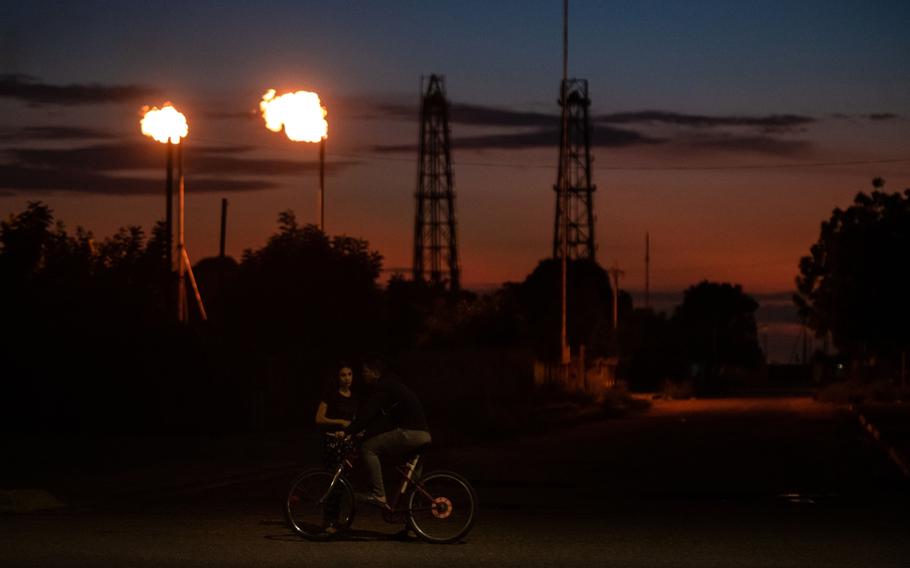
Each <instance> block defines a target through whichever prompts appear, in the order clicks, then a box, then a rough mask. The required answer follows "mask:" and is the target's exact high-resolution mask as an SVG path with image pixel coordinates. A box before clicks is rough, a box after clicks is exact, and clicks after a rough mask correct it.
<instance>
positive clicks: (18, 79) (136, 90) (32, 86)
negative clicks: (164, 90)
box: [0, 75, 160, 106]
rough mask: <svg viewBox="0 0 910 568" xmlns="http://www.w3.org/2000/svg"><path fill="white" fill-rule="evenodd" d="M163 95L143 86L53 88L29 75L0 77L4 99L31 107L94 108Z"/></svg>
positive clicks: (93, 85)
mask: <svg viewBox="0 0 910 568" xmlns="http://www.w3.org/2000/svg"><path fill="white" fill-rule="evenodd" d="M159 94H160V91H159V90H158V89H155V88H152V87H146V86H142V85H99V84H87V85H83V84H70V85H50V84H47V83H42V82H40V81H39V80H38V79H36V78H35V77H30V76H28V75H0V97H6V98H12V99H19V100H22V101H24V102H26V103H29V104H31V105H63V106H73V105H92V104H104V103H123V102H134V101H137V100H140V99H148V98H151V97H154V96H158V95H159Z"/></svg>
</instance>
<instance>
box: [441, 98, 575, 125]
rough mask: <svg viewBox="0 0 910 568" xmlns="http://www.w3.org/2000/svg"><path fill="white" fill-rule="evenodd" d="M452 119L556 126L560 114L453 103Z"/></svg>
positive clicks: (487, 122)
mask: <svg viewBox="0 0 910 568" xmlns="http://www.w3.org/2000/svg"><path fill="white" fill-rule="evenodd" d="M449 114H450V120H451V121H452V122H456V123H460V124H471V125H478V126H516V127H520V126H530V127H535V128H540V127H556V126H558V125H559V116H558V115H556V114H544V113H539V112H521V111H514V110H507V109H501V108H494V107H485V106H480V105H469V104H460V103H453V104H452V106H451V107H450V109H449Z"/></svg>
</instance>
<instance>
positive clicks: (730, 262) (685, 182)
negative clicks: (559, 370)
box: [0, 0, 910, 358]
mask: <svg viewBox="0 0 910 568" xmlns="http://www.w3.org/2000/svg"><path fill="white" fill-rule="evenodd" d="M561 17H562V3H561V2H559V1H558V0H549V1H546V2H543V1H509V2H480V1H477V2H474V1H459V2H420V1H395V2H392V1H387V2H379V1H373V2H367V1H342V2H306V1H294V2H290V1H288V2H257V3H252V2H239V1H236V2H231V1H218V2H214V1H213V2H207V1H195V2H188V3H183V2H142V3H138V2H135V3H134V2H44V1H32V2H16V3H4V5H3V6H2V7H0V214H2V215H3V216H4V217H5V216H7V215H8V214H10V213H15V212H18V211H21V210H22V209H23V208H24V207H25V204H26V202H27V201H29V200H35V199H41V200H44V201H46V202H47V203H49V204H50V205H51V207H52V208H53V209H54V210H55V212H56V214H57V216H58V217H59V218H62V219H63V220H64V221H65V222H66V223H67V226H68V227H69V228H75V226H77V225H82V226H84V227H86V228H87V229H90V230H92V231H93V232H94V233H95V235H96V236H97V237H104V236H107V235H110V234H111V233H113V232H114V231H115V230H116V229H117V228H118V227H120V226H124V225H130V224H138V225H142V226H143V227H146V228H148V227H150V226H151V225H152V223H154V221H156V220H157V219H161V218H163V211H164V199H163V195H162V194H163V185H164V151H163V147H162V146H161V145H160V144H157V143H155V142H153V141H151V140H149V139H148V138H145V137H144V136H142V135H141V133H140V131H139V118H140V108H141V107H142V106H143V105H156V106H160V105H161V104H162V103H163V102H164V101H172V102H173V103H174V105H175V106H176V107H177V108H178V109H180V110H181V111H182V112H184V113H185V114H186V116H187V118H188V120H189V126H190V132H189V138H188V143H187V146H186V173H187V182H186V183H187V185H186V187H187V195H188V197H187V243H188V249H189V252H190V254H191V256H192V257H193V258H194V260H198V259H200V258H203V257H205V256H211V255H214V254H216V253H217V247H218V222H219V213H220V200H221V198H222V197H226V198H228V199H229V201H230V210H229V232H228V242H227V249H228V253H229V254H232V255H234V256H236V257H239V255H240V254H241V253H242V251H243V249H246V248H250V247H259V246H261V245H262V244H263V243H264V242H265V239H266V238H267V237H268V236H269V235H270V234H271V233H272V232H274V230H275V227H276V223H275V222H276V217H277V214H278V212H279V211H281V210H284V209H293V210H294V211H295V212H296V213H297V215H298V218H299V219H300V220H301V221H302V222H315V221H316V219H317V215H318V211H317V208H316V205H317V201H316V194H317V188H318V166H317V163H316V160H317V156H318V153H317V146H316V145H313V144H306V143H293V142H290V141H288V140H287V139H286V138H285V137H284V136H283V135H282V134H275V133H273V132H269V131H268V130H266V128H265V127H264V123H263V121H262V118H261V116H260V115H259V114H258V112H257V109H258V101H259V99H260V97H261V96H262V94H263V93H264V92H265V91H266V90H267V89H269V88H275V89H277V90H278V91H279V92H283V91H287V90H297V89H306V90H312V91H316V92H318V93H319V94H320V96H321V97H322V99H323V101H324V103H325V104H326V106H327V108H328V117H327V119H328V122H329V137H328V141H327V159H328V162H329V170H328V178H327V182H326V185H327V205H326V224H327V229H328V232H329V233H332V234H337V233H345V234H349V235H354V236H358V237H362V238H365V239H367V240H368V241H369V242H370V244H371V246H372V247H373V248H375V249H377V250H379V251H380V252H381V253H382V254H383V255H384V257H385V265H386V267H389V268H407V267H409V266H410V263H411V258H410V255H411V246H412V238H413V235H412V231H413V216H414V197H413V194H414V190H415V180H416V149H415V145H416V139H417V127H418V124H417V108H418V94H419V93H418V84H419V77H420V75H421V74H430V73H439V74H443V75H445V77H446V83H447V90H448V94H449V98H450V100H451V102H452V109H451V131H452V136H453V160H454V172H455V190H456V193H457V204H456V207H457V216H458V222H459V227H458V228H459V235H458V236H459V241H460V249H461V255H462V257H461V264H462V270H463V281H464V282H465V284H466V285H467V286H468V287H471V286H475V287H483V286H489V285H495V284H498V283H501V282H503V281H506V280H520V279H522V278H523V277H524V276H525V275H527V274H528V273H529V272H530V271H531V270H532V269H533V268H534V266H535V265H536V263H537V261H538V260H539V259H541V258H543V257H545V256H546V255H547V254H549V251H550V244H551V240H552V221H553V219H552V216H553V205H554V194H553V190H552V186H553V183H554V181H555V176H556V169H555V165H556V161H557V144H558V112H559V109H558V105H557V104H556V100H557V96H558V92H559V78H560V75H561V69H560V64H561V54H560V49H561V32H562V28H561ZM908 23H910V4H908V3H907V2H899V1H894V2H836V1H824V2H821V1H820V2H809V1H806V2H749V3H736V2H728V1H726V2H721V1H718V2H634V3H629V2H606V1H604V2H593V1H592V2H580V1H575V2H571V4H570V35H571V39H570V58H569V75H570V76H573V77H579V78H586V79H588V81H589V83H590V94H591V99H592V109H591V111H592V123H593V128H594V144H595V146H594V148H593V153H594V156H595V171H594V181H595V183H596V185H597V192H596V194H595V198H594V200H595V208H596V212H597V218H598V221H597V227H596V231H597V241H598V247H599V250H598V260H599V261H600V262H601V264H603V265H605V266H606V265H612V264H613V263H614V261H615V262H617V263H618V264H619V266H620V267H621V268H623V269H625V271H626V276H625V279H624V281H623V287H624V288H628V289H630V290H632V291H638V290H640V289H641V288H643V286H644V262H643V257H644V235H645V232H650V234H651V240H652V254H651V256H652V275H651V282H652V288H654V289H655V290H657V291H660V292H664V293H666V297H667V298H677V297H678V295H679V292H680V291H681V290H683V289H684V288H685V287H687V286H689V285H691V284H694V283H696V282H698V281H700V280H702V279H705V278H707V279H710V280H719V281H728V282H736V283H740V284H742V285H743V287H744V289H745V291H746V292H748V293H752V294H755V295H756V296H759V297H760V298H764V299H765V300H766V302H765V304H766V307H765V310H766V312H765V315H764V318H765V320H766V323H769V324H771V325H779V326H782V325H784V320H786V317H784V316H780V314H777V313H776V312H775V314H772V313H771V311H773V307H774V305H775V302H777V305H778V307H779V308H780V310H783V311H787V310H789V309H790V308H789V304H788V301H787V300H786V297H787V294H786V293H788V292H789V291H790V290H791V289H792V288H793V279H794V277H795V274H796V265H797V262H798V259H799V257H800V256H801V255H803V254H806V253H807V251H808V248H809V246H810V245H811V244H812V243H813V242H814V241H815V240H816V238H817V236H818V227H819V223H820V222H821V221H822V220H824V219H826V218H827V217H828V215H829V214H830V212H831V210H832V209H833V208H834V207H838V206H840V207H845V206H848V205H849V204H850V202H851V200H852V198H853V196H854V195H855V194H856V193H857V192H858V191H860V190H867V189H869V188H870V183H869V182H870V180H871V179H872V178H873V177H875V176H882V177H884V178H885V179H886V180H887V185H886V189H888V190H891V191H898V190H903V189H904V188H906V187H910V148H908V141H910V35H908V34H907V28H908ZM768 310H770V311H768ZM783 311H782V312H781V313H783ZM779 331H780V330H779ZM780 341H781V346H780V347H779V349H778V351H780V352H781V353H783V352H784V351H786V350H788V349H789V343H788V344H787V345H786V346H784V343H783V341H784V340H783V339H781V340H780ZM785 355H786V354H784V355H780V357H779V358H785Z"/></svg>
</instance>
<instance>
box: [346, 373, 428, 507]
mask: <svg viewBox="0 0 910 568" xmlns="http://www.w3.org/2000/svg"><path fill="white" fill-rule="evenodd" d="M363 379H364V382H365V383H366V384H367V386H368V387H372V389H371V392H370V394H369V395H368V398H367V400H366V404H365V407H364V409H363V411H361V412H360V413H359V414H358V416H357V418H356V419H355V420H354V422H352V423H351V424H350V425H349V426H348V427H347V428H345V429H344V432H345V434H347V435H349V436H353V435H355V434H357V433H358V432H361V431H364V430H365V431H366V432H365V441H364V442H363V444H362V445H361V455H362V457H363V463H364V465H365V466H366V470H367V474H368V477H369V482H370V493H369V494H368V495H363V496H360V497H361V498H362V500H363V501H366V502H367V503H370V504H372V505H377V506H379V507H383V508H388V503H387V502H386V495H385V487H384V485H383V482H382V463H381V462H380V460H379V457H380V456H389V455H390V456H401V455H404V454H407V453H408V452H410V451H412V450H414V449H416V448H418V447H420V446H423V445H425V444H429V443H430V441H431V440H432V438H431V436H430V432H429V428H428V427H427V419H426V415H425V414H424V412H423V406H421V404H420V401H419V400H418V399H417V396H416V395H415V394H414V393H413V392H412V391H411V390H410V389H409V388H407V387H406V386H404V385H403V384H401V381H399V380H397V377H395V376H394V375H392V374H391V373H389V372H388V371H387V370H386V369H385V365H384V364H383V362H382V361H379V360H377V359H372V360H368V361H367V362H365V363H364V364H363Z"/></svg>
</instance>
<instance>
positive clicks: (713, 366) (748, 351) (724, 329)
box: [673, 280, 762, 381]
mask: <svg viewBox="0 0 910 568" xmlns="http://www.w3.org/2000/svg"><path fill="white" fill-rule="evenodd" d="M757 309H758V303H757V302H756V301H755V300H754V299H753V298H752V297H751V296H749V295H747V294H745V293H744V292H743V289H742V286H740V285H739V284H736V285H733V284H726V283H717V282H708V281H707V280H705V281H702V282H700V283H699V284H696V285H695V286H691V287H689V288H688V289H687V290H686V291H685V294H684V295H683V302H682V304H680V305H679V306H677V308H676V310H675V311H674V313H673V320H674V323H675V325H676V326H677V330H678V333H679V334H680V338H681V339H682V341H683V344H684V346H685V351H686V356H687V359H688V361H689V362H690V363H691V364H693V365H696V366H697V369H696V373H695V374H696V378H703V379H706V380H708V381H711V380H713V379H716V378H717V377H719V376H720V375H721V374H723V371H724V369H725V368H726V367H740V368H753V367H755V366H757V365H758V364H759V363H760V362H761V359H762V354H761V348H760V347H759V345H758V331H757V328H756V325H755V311H756V310H757Z"/></svg>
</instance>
